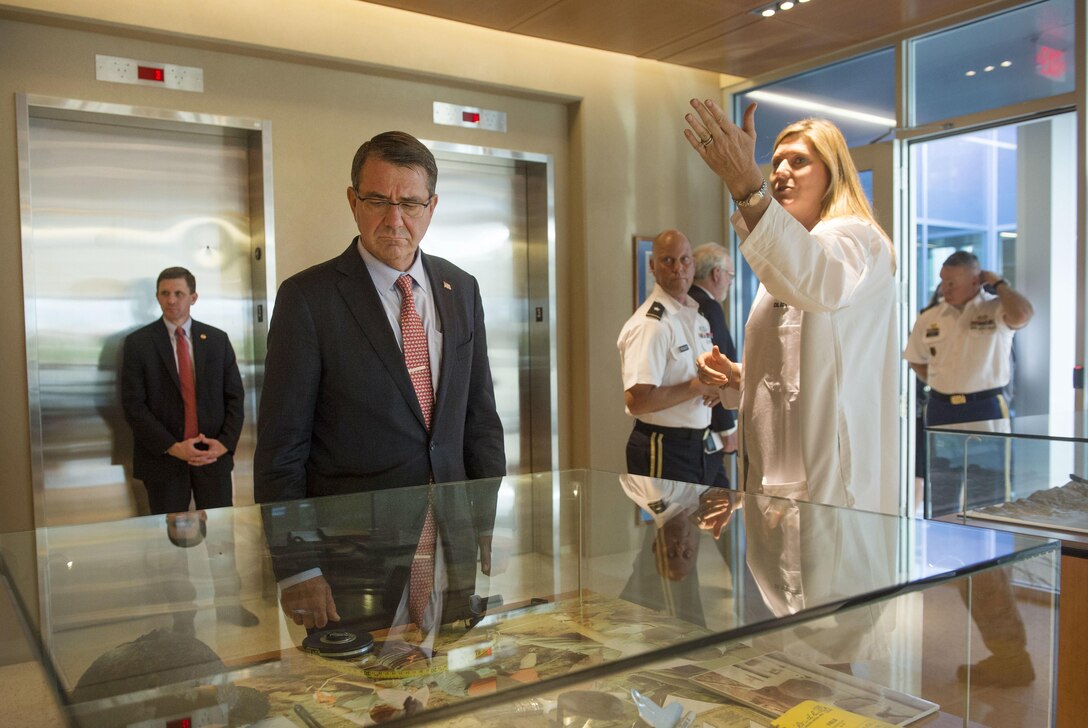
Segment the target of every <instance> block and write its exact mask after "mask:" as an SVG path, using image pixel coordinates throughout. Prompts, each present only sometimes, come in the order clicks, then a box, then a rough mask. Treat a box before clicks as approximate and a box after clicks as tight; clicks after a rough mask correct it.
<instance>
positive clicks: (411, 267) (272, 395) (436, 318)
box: [254, 132, 506, 627]
mask: <svg viewBox="0 0 1088 728" xmlns="http://www.w3.org/2000/svg"><path fill="white" fill-rule="evenodd" d="M437 178H438V168H437V164H436V163H435V160H434V156H433V155H432V154H431V152H430V151H429V150H428V149H427V148H426V147H425V146H424V145H423V144H421V143H420V142H419V140H417V139H415V138H414V137H412V136H411V135H409V134H405V133H403V132H385V133H383V134H379V135H378V136H376V137H374V138H373V139H371V140H370V141H368V142H366V143H364V144H363V145H362V146H361V147H359V150H358V151H357V152H356V154H355V159H354V160H353V162H352V168H351V186H350V187H348V188H347V201H348V205H349V207H350V208H351V211H352V216H353V217H354V219H355V224H356V227H357V228H358V230H359V235H358V237H356V238H355V239H354V240H352V242H351V244H350V245H348V247H347V249H346V250H345V251H344V252H343V253H341V254H340V255H339V256H337V257H336V258H333V259H332V260H329V261H326V262H325V263H322V264H320V265H317V266H314V267H312V268H310V269H308V270H305V271H302V272H301V273H298V274H296V275H294V276H292V277H290V278H288V279H287V280H286V281H284V282H283V284H282V285H281V286H280V289H279V293H278V295H277V297H276V309H275V314H274V316H273V317H272V323H271V327H270V329H269V333H268V354H267V357H266V360H265V381H264V387H263V391H262V394H261V405H260V411H259V414H258V420H257V427H258V433H257V451H256V454H255V456H254V495H255V498H256V500H257V501H258V502H262V503H263V502H270V501H279V500H287V499H293V498H304V497H312V496H321V495H331V494H337V493H352V492H361V491H370V490H377V489H383V488H390V487H399V486H406V485H421V484H426V483H428V482H435V483H442V482H449V481H459V480H465V479H475V478H489V477H501V476H502V475H504V474H505V472H506V456H505V454H504V452H503V433H502V424H501V422H500V421H499V417H498V413H497V412H496V409H495V393H494V387H493V385H492V381H491V367H490V365H489V363H488V357H487V336H486V333H485V330H484V316H483V305H482V303H481V300H480V292H479V287H478V285H477V283H476V279H475V278H473V277H472V276H470V275H469V274H467V273H465V272H464V271H462V270H461V269H459V268H457V267H456V266H454V265H453V264H452V263H450V262H449V261H447V260H443V259H441V258H436V257H434V256H431V255H427V254H425V253H422V252H421V251H420V250H419V244H420V242H421V241H422V240H423V237H424V235H425V234H426V232H427V228H428V226H429V225H430V221H431V216H432V214H433V213H434V210H435V206H436V205H437V203H438V197H437V196H436V195H435V193H434V192H435V184H436V182H437ZM406 317H407V319H406ZM406 320H407V321H408V322H409V323H407V324H406V323H405V321H406ZM412 321H414V323H412ZM402 331H404V332H407V333H402ZM417 332H418V333H417ZM408 357H412V361H413V364H412V366H409V365H408V364H407V363H406V358H408ZM417 392H423V394H422V395H421V394H417ZM421 398H422V399H421ZM303 576H306V577H310V576H312V575H303ZM281 589H283V590H284V591H283V594H282V598H281V601H282V602H284V603H285V604H286V603H287V602H288V601H291V602H292V603H293V604H295V605H296V606H295V608H296V609H303V608H306V609H309V610H310V612H308V614H310V615H312V618H311V616H308V617H307V619H306V626H307V627H311V626H315V625H316V626H318V627H322V626H324V624H325V621H326V617H327V615H334V614H335V606H334V605H333V603H332V596H331V592H330V591H329V590H328V585H327V584H326V583H325V581H324V579H323V578H321V577H320V576H313V578H305V579H304V580H303V581H301V582H297V583H285V582H281ZM288 590H290V591H288ZM299 603H302V604H303V605H306V606H305V607H299V606H298V604H299Z"/></svg>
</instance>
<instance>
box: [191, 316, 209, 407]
mask: <svg viewBox="0 0 1088 728" xmlns="http://www.w3.org/2000/svg"><path fill="white" fill-rule="evenodd" d="M203 335H204V324H201V323H198V322H196V321H193V325H192V326H190V327H189V341H191V342H192V346H191V347H190V349H191V350H192V352H193V365H194V366H195V367H196V398H197V401H200V392H201V386H200V376H201V373H202V372H207V371H208V369H207V367H206V366H205V364H207V362H208V347H207V339H206V338H204V336H203Z"/></svg>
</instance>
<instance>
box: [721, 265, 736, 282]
mask: <svg viewBox="0 0 1088 728" xmlns="http://www.w3.org/2000/svg"><path fill="white" fill-rule="evenodd" d="M721 271H722V273H725V277H726V278H728V279H729V280H733V279H734V278H736V277H737V274H736V273H734V272H733V271H731V270H727V269H725V268H722V269H721Z"/></svg>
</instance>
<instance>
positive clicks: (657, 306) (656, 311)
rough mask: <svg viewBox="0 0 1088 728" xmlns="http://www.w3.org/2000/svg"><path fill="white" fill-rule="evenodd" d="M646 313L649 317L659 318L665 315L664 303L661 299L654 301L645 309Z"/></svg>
mask: <svg viewBox="0 0 1088 728" xmlns="http://www.w3.org/2000/svg"><path fill="white" fill-rule="evenodd" d="M646 315H647V316H648V317H649V318H652V319H657V320H658V321H660V320H661V317H662V316H664V315H665V304H663V303H661V301H654V302H653V303H652V304H650V307H649V308H648V309H646Z"/></svg>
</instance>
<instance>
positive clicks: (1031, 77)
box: [910, 0, 1076, 126]
mask: <svg viewBox="0 0 1088 728" xmlns="http://www.w3.org/2000/svg"><path fill="white" fill-rule="evenodd" d="M910 47H911V58H912V71H913V73H912V79H913V81H912V83H911V88H912V90H913V93H912V97H913V104H912V106H911V108H912V113H911V115H910V117H911V124H912V125H914V126H925V125H926V124H930V123H933V122H935V121H938V120H941V119H949V118H953V117H957V116H963V115H965V114H971V113H977V112H981V111H988V110H990V109H996V108H999V107H1002V106H1009V105H1012V104H1016V103H1021V102H1024V101H1031V100H1034V99H1041V98H1046V97H1048V96H1055V95H1058V94H1066V93H1071V92H1072V91H1073V90H1074V87H1075V80H1076V79H1075V75H1074V71H1075V64H1076V58H1075V55H1074V47H1075V46H1074V25H1073V0H1047V1H1046V2H1041V3H1035V4H1033V5H1028V6H1027V7H1022V8H1018V9H1016V10H1011V11H1009V12H1007V13H1001V14H999V15H995V16H991V17H988V18H986V19H984V20H979V21H977V22H975V23H970V24H968V25H964V26H961V27H959V28H953V29H952V30H946V31H942V32H939V33H934V34H933V35H929V36H925V37H922V38H919V39H917V40H914V41H912V42H911V44H910Z"/></svg>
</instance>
